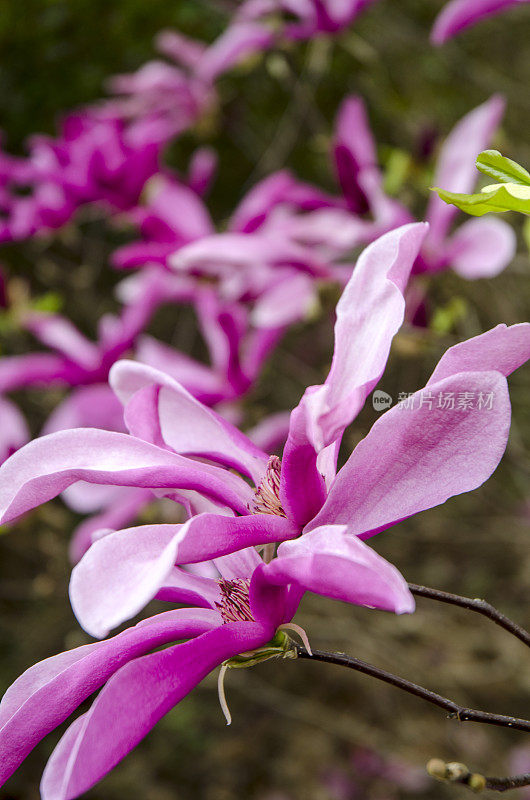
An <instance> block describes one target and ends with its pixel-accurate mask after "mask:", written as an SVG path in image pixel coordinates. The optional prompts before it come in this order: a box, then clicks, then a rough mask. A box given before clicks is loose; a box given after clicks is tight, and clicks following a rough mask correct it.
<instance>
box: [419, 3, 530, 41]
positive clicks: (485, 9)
mask: <svg viewBox="0 0 530 800" xmlns="http://www.w3.org/2000/svg"><path fill="white" fill-rule="evenodd" d="M527 2H528V0H450V2H448V3H446V5H445V6H444V7H443V9H442V10H441V12H440V13H439V14H438V16H437V17H436V20H435V23H434V26H433V29H432V32H431V41H432V43H433V44H438V45H440V44H443V43H444V42H446V41H447V39H450V38H451V37H452V36H455V35H456V34H457V33H460V31H463V30H465V29H466V28H469V27H470V26H471V25H475V23H476V22H479V21H480V20H481V19H485V18H486V17H491V16H493V15H494V14H499V13H500V12H501V11H504V10H506V9H509V8H512V7H513V6H516V5H519V4H520V3H527Z"/></svg>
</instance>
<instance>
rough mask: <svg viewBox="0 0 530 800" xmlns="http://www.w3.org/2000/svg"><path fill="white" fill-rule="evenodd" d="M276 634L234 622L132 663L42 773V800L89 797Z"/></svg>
mask: <svg viewBox="0 0 530 800" xmlns="http://www.w3.org/2000/svg"><path fill="white" fill-rule="evenodd" d="M273 633H274V627H272V626H264V625H260V624H258V623H251V622H232V623H229V624H227V625H220V626H219V627H218V628H217V629H216V630H213V631H210V632H208V633H205V634H203V635H202V636H199V637H197V638H196V639H193V640H192V641H189V642H185V643H184V644H179V645H176V646H174V647H170V648H167V649H166V650H162V651H161V652H159V653H152V654H150V655H148V656H143V657H142V658H138V659H135V660H134V661H131V662H130V663H129V664H127V665H126V666H125V667H123V668H122V669H121V670H119V671H118V672H117V673H116V675H114V676H113V677H112V678H111V680H110V681H108V683H107V684H106V686H105V688H104V689H103V690H102V691H101V692H100V694H99V695H98V697H97V698H96V700H95V702H94V703H93V705H92V708H91V709H90V711H88V712H87V713H86V714H85V715H83V716H82V717H80V718H79V719H77V720H76V721H75V722H74V724H73V725H72V726H71V727H70V728H69V729H68V731H67V732H66V734H65V735H64V736H63V738H62V739H61V741H60V742H59V744H58V745H57V747H56V749H55V750H54V752H53V754H52V756H51V758H50V760H49V762H48V764H47V766H46V769H45V771H44V775H43V779H42V783H41V796H42V798H43V800H72V799H73V798H75V797H78V796H79V795H80V794H83V792H86V791H87V790H88V789H90V787H91V786H93V785H94V784H95V783H97V781H99V780H100V779H101V778H102V777H103V776H104V775H106V774H107V772H109V770H111V769H112V768H113V767H114V766H116V764H117V763H118V762H119V761H121V759H122V758H123V757H124V756H125V755H127V753H129V752H130V750H132V749H133V747H135V746H136V745H137V744H138V742H139V741H140V740H141V739H143V737H144V736H145V735H146V734H147V733H148V732H149V731H150V730H151V728H152V727H153V726H154V725H155V724H156V722H158V720H159V719H160V718H161V717H163V716H164V714H166V713H167V712H168V711H169V710H170V709H171V708H173V706H175V705H176V704H177V703H179V702H180V700H182V698H183V697H185V696H186V695H187V694H188V693H189V692H190V691H191V690H192V689H193V688H194V686H196V685H197V684H198V683H199V682H200V681H201V680H202V679H203V678H205V677H206V675H208V673H209V672H211V671H212V670H213V669H215V667H216V666H218V665H219V664H222V662H223V661H226V660H227V659H229V658H231V657H233V656H235V655H237V654H239V653H241V652H244V651H247V650H253V649H255V648H257V647H260V646H262V645H264V644H266V643H267V641H268V640H269V639H270V638H271V636H272V635H273Z"/></svg>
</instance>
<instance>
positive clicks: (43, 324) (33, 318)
mask: <svg viewBox="0 0 530 800" xmlns="http://www.w3.org/2000/svg"><path fill="white" fill-rule="evenodd" d="M24 327H26V328H27V329H28V330H29V331H31V333H33V335H34V336H36V337H37V338H38V339H39V340H40V341H41V342H42V343H43V344H45V345H47V346H48V347H51V348H53V349H54V350H56V351H57V352H58V353H60V354H61V355H64V356H66V358H68V359H70V360H71V361H73V362H74V363H76V364H80V365H81V366H82V367H83V368H84V369H97V368H98V366H99V364H100V361H101V355H100V353H99V350H98V348H97V347H96V345H95V344H94V343H93V342H90V341H89V340H88V339H86V338H85V337H84V336H83V335H82V334H81V333H79V331H78V330H77V328H75V327H74V325H72V323H71V322H70V321H69V320H67V319H65V318H64V317H61V316H59V314H44V313H38V312H36V311H33V312H31V313H30V314H27V315H26V316H25V317H24Z"/></svg>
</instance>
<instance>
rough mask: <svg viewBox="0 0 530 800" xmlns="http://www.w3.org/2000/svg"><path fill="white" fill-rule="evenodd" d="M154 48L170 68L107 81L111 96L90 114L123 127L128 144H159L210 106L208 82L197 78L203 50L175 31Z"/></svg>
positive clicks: (158, 64) (161, 65)
mask: <svg viewBox="0 0 530 800" xmlns="http://www.w3.org/2000/svg"><path fill="white" fill-rule="evenodd" d="M155 45H156V48H157V49H158V50H159V52H161V53H162V54H163V55H166V56H168V57H169V58H170V59H171V60H172V61H174V62H175V64H170V63H168V62H167V61H161V60H155V61H149V62H147V64H144V65H143V66H142V67H140V69H138V70H137V71H136V72H134V73H132V74H125V75H115V76H114V77H112V78H111V79H110V80H109V81H108V82H107V87H108V89H109V91H110V92H111V94H113V95H114V97H113V98H112V99H110V100H106V101H102V102H100V103H99V104H98V105H96V106H95V107H93V109H92V112H93V113H95V114H96V115H97V116H99V117H101V118H106V117H110V118H111V119H112V118H116V117H117V118H119V119H121V120H123V121H124V122H125V123H127V130H128V135H129V136H130V138H131V139H132V140H133V141H136V142H139V143H140V142H144V143H145V142H146V141H159V142H160V143H165V142H167V141H169V140H170V139H172V138H173V137H176V136H179V135H180V134H181V133H182V132H183V131H185V130H186V129H187V128H189V127H191V125H193V124H194V123H195V122H196V121H197V120H198V119H199V117H200V116H201V115H202V114H204V113H205V112H206V111H207V110H208V109H209V108H210V107H211V106H212V105H213V103H214V100H215V94H214V90H213V86H212V83H211V81H210V80H205V79H204V78H203V77H202V75H200V74H199V65H200V63H201V62H202V60H203V59H204V54H205V52H206V45H203V44H201V43H200V42H196V41H194V40H192V39H189V38H187V37H186V36H183V35H182V34H181V33H177V32H176V31H161V32H160V33H159V34H158V36H157V37H156V40H155Z"/></svg>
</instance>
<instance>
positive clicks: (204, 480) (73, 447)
mask: <svg viewBox="0 0 530 800" xmlns="http://www.w3.org/2000/svg"><path fill="white" fill-rule="evenodd" d="M80 480H85V481H88V482H90V483H98V484H104V485H113V486H131V487H138V488H144V489H154V488H157V489H181V490H194V491H197V492H200V493H203V494H204V495H205V496H206V497H209V498H212V499H214V500H217V501H219V502H220V503H221V504H225V505H228V506H229V507H231V508H233V509H234V511H237V512H238V513H242V514H245V513H246V511H247V509H246V504H247V503H248V501H249V500H250V497H251V489H250V487H249V486H248V485H247V484H245V483H244V481H243V480H242V479H241V478H238V476H236V475H234V474H233V473H231V472H228V471H227V470H223V469H220V468H219V467H213V466H209V465H208V464H199V463H198V462H196V461H191V460H189V459H187V458H184V457H182V456H179V455H177V454H176V453H170V452H169V451H168V450H163V449H161V448H160V447H155V446H154V445H151V444H148V443H147V442H143V441H141V440H140V439H135V438H134V437H132V436H128V435H126V434H124V433H114V432H113V431H98V430H96V429H94V428H77V429H76V430H73V431H59V432H57V433H51V434H49V436H42V437H40V438H39V439H35V440H34V441H33V442H30V443H29V444H27V445H26V446H25V447H23V448H22V449H21V450H18V451H17V452H16V453H15V454H14V455H12V456H11V458H9V459H8V460H7V461H6V462H5V463H4V464H3V465H2V467H0V515H1V516H0V520H1V521H2V522H8V521H9V520H11V519H14V518H15V517H18V516H20V515H21V514H23V513H24V512H25V511H29V510H30V509H32V508H35V507H36V506H38V505H40V504H41V503H44V502H46V501H47V500H50V499H51V498H52V497H56V496H57V495H58V494H60V493H61V492H62V491H64V489H66V487H67V486H69V485H70V484H72V483H75V482H76V481H80Z"/></svg>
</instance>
